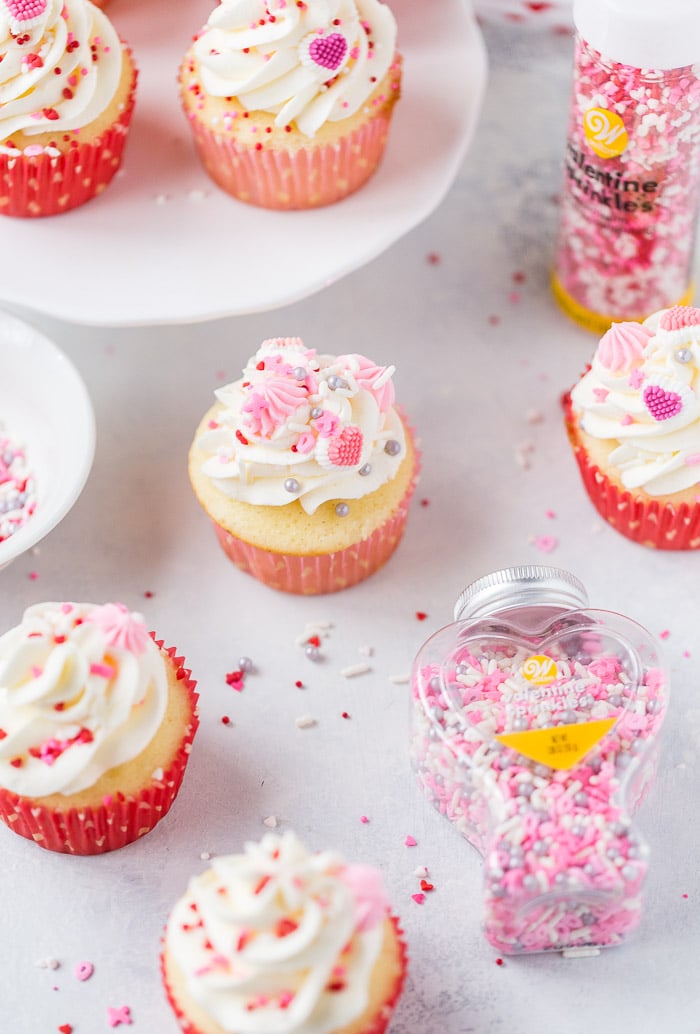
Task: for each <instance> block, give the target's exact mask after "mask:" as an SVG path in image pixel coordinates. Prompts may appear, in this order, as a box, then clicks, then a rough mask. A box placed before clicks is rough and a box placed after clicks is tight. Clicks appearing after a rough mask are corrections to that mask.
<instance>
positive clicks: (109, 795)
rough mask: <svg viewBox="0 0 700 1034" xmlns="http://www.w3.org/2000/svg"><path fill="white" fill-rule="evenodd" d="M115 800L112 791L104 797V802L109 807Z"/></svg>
mask: <svg viewBox="0 0 700 1034" xmlns="http://www.w3.org/2000/svg"><path fill="white" fill-rule="evenodd" d="M113 800H114V798H113V797H112V795H111V793H108V794H106V795H105V796H104V797H103V798H102V803H103V804H104V806H105V808H109V806H110V804H111V803H112V801H113Z"/></svg>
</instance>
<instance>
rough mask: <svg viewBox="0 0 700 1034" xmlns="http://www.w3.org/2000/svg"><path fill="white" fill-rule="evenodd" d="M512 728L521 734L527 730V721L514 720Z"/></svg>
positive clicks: (521, 719)
mask: <svg viewBox="0 0 700 1034" xmlns="http://www.w3.org/2000/svg"><path fill="white" fill-rule="evenodd" d="M513 728H514V729H516V730H517V731H518V732H522V731H523V730H525V729H527V728H528V720H527V718H516V719H515V720H514V721H513Z"/></svg>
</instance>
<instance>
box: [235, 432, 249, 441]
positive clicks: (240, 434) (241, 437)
mask: <svg viewBox="0 0 700 1034" xmlns="http://www.w3.org/2000/svg"><path fill="white" fill-rule="evenodd" d="M236 438H237V439H238V441H239V442H240V443H241V445H248V444H249V443H248V439H247V438H246V436H245V435H244V434H243V433H242V432H241V431H240V430H236Z"/></svg>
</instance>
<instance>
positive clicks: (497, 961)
mask: <svg viewBox="0 0 700 1034" xmlns="http://www.w3.org/2000/svg"><path fill="white" fill-rule="evenodd" d="M503 964H504V963H503V959H496V965H497V966H502V965H503Z"/></svg>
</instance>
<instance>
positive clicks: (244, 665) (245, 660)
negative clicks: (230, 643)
mask: <svg viewBox="0 0 700 1034" xmlns="http://www.w3.org/2000/svg"><path fill="white" fill-rule="evenodd" d="M238 670H239V671H245V672H248V671H252V670H253V662H252V660H251V659H250V657H239V658H238Z"/></svg>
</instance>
